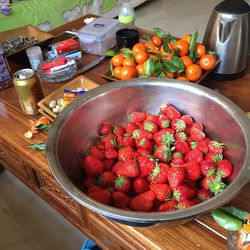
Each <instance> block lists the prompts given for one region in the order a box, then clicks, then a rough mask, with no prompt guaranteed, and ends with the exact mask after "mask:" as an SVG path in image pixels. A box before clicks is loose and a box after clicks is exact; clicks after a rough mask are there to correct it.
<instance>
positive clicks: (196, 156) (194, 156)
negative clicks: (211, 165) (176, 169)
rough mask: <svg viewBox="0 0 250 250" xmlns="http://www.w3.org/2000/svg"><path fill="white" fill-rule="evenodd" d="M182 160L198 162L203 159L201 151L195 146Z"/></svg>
mask: <svg viewBox="0 0 250 250" xmlns="http://www.w3.org/2000/svg"><path fill="white" fill-rule="evenodd" d="M184 160H185V162H190V161H195V162H198V163H200V162H201V161H202V160H203V153H202V152H201V151H200V150H199V149H197V148H195V149H192V150H191V151H189V152H188V153H187V154H186V155H185V157H184Z"/></svg>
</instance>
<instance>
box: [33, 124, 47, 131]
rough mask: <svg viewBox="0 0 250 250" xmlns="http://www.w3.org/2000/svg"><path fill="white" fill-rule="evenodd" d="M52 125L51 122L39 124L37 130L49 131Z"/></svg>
mask: <svg viewBox="0 0 250 250" xmlns="http://www.w3.org/2000/svg"><path fill="white" fill-rule="evenodd" d="M50 127H51V126H50V125H49V124H45V123H42V124H40V125H39V126H36V129H37V130H44V131H49V129H50Z"/></svg>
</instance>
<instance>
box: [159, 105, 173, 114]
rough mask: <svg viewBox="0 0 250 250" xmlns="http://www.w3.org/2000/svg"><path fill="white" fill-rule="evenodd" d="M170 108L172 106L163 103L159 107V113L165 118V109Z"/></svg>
mask: <svg viewBox="0 0 250 250" xmlns="http://www.w3.org/2000/svg"><path fill="white" fill-rule="evenodd" d="M169 107H172V104H171V103H169V102H165V103H163V104H161V106H160V113H161V114H163V115H166V116H167V108H169Z"/></svg>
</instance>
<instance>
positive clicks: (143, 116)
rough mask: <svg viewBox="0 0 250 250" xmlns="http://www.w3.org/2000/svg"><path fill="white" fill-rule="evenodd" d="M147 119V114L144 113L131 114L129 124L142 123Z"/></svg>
mask: <svg viewBox="0 0 250 250" xmlns="http://www.w3.org/2000/svg"><path fill="white" fill-rule="evenodd" d="M146 117H147V114H146V113H145V112H132V113H131V114H130V120H131V122H134V123H137V122H143V121H144V120H145V119H146Z"/></svg>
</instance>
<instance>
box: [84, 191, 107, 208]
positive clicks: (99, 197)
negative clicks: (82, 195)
mask: <svg viewBox="0 0 250 250" xmlns="http://www.w3.org/2000/svg"><path fill="white" fill-rule="evenodd" d="M89 197H90V198H92V199H94V200H96V201H99V202H101V203H103V204H105V205H108V204H109V202H110V200H111V193H110V192H109V191H108V190H99V191H96V192H93V193H90V194H89Z"/></svg>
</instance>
